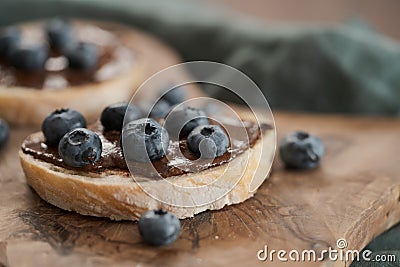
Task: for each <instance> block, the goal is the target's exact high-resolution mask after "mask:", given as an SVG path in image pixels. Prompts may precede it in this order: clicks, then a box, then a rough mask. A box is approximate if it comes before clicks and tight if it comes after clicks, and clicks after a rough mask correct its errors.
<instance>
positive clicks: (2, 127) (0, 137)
mask: <svg viewBox="0 0 400 267" xmlns="http://www.w3.org/2000/svg"><path fill="white" fill-rule="evenodd" d="M9 136H10V128H9V127H8V124H7V123H6V122H5V121H4V120H2V119H0V148H3V147H4V146H5V145H6V144H7V142H8V138H9Z"/></svg>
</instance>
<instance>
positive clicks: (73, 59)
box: [0, 18, 99, 72]
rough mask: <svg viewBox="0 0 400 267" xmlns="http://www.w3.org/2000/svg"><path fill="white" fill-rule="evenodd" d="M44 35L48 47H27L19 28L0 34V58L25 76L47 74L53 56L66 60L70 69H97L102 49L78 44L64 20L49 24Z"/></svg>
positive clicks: (52, 20) (71, 29) (45, 27)
mask: <svg viewBox="0 0 400 267" xmlns="http://www.w3.org/2000/svg"><path fill="white" fill-rule="evenodd" d="M44 31H45V32H46V35H47V43H45V44H34V45H24V44H22V42H21V31H20V29H19V28H17V27H8V28H5V29H3V30H2V31H0V58H3V59H4V60H5V61H7V62H8V63H9V64H10V65H12V66H13V67H15V68H16V69H19V70H22V71H25V72H37V71H42V70H44V68H45V64H46V62H47V60H48V59H49V57H50V56H51V52H54V53H56V54H57V55H63V56H65V57H66V58H67V60H68V66H69V68H70V69H74V70H90V69H93V68H94V67H95V66H96V65H97V63H98V60H99V51H98V48H97V47H96V46H95V45H94V44H91V43H85V42H78V41H76V40H75V39H74V35H73V28H72V25H71V24H70V22H69V21H67V20H64V19H61V18H54V19H51V20H49V21H48V22H47V23H46V24H45V26H44ZM49 48H51V50H52V51H50V49H49Z"/></svg>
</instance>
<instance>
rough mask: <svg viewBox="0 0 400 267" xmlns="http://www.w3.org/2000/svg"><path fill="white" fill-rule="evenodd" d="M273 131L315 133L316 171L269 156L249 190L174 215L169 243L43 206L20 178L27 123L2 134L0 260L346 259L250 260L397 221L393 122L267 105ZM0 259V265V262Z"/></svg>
mask: <svg viewBox="0 0 400 267" xmlns="http://www.w3.org/2000/svg"><path fill="white" fill-rule="evenodd" d="M276 123H277V129H278V134H279V136H280V137H281V136H282V135H284V134H286V133H288V132H290V131H292V130H296V129H302V130H306V131H309V132H311V133H315V134H317V135H319V136H320V137H322V139H323V140H324V142H325V144H326V147H327V154H326V157H325V158H324V159H323V162H322V165H321V167H320V168H318V169H316V170H310V171H288V170H285V169H283V167H282V164H281V163H280V162H279V160H276V161H275V164H274V167H273V173H272V175H271V177H270V178H269V180H267V181H266V182H265V183H264V184H263V185H262V187H261V188H260V190H259V191H258V192H257V194H256V196H255V197H254V198H252V199H250V200H248V201H246V202H244V203H242V204H239V205H234V206H230V207H226V208H224V209H223V210H220V211H214V212H204V213H202V214H199V215H197V216H195V217H194V218H192V219H186V220H183V221H182V232H181V235H180V238H179V239H178V240H177V241H176V242H175V243H174V244H172V245H171V246H167V247H162V248H153V247H149V246H146V245H145V244H143V243H142V241H141V239H140V236H139V233H138V229H137V224H136V223H133V222H113V221H110V220H108V219H102V218H93V217H85V216H81V215H78V214H76V213H73V212H66V211H63V210H60V209H58V208H56V207H53V206H51V205H49V204H47V203H46V202H44V201H42V200H40V198H39V197H38V196H37V195H36V194H35V193H34V192H33V191H32V190H31V189H30V188H29V187H28V186H27V185H26V183H25V181H24V175H23V173H22V170H21V168H20V166H19V160H18V156H17V151H18V148H19V145H20V143H21V141H22V140H23V138H24V137H25V136H26V135H27V134H29V133H30V132H31V131H33V130H32V129H26V128H19V129H14V130H13V131H12V133H11V140H10V144H9V146H8V147H6V149H4V150H3V151H1V153H0V181H1V187H0V191H1V193H0V203H1V204H0V213H1V214H0V215H1V216H0V263H1V264H2V265H5V266H18V267H22V266H41V267H47V266H68V267H70V266H98V267H100V266H109V265H112V266H256V265H260V266H287V265H291V266H348V265H349V262H347V263H345V262H336V263H330V262H327V261H325V262H315V263H302V264H301V263H292V264H285V263H282V262H278V261H276V260H275V261H274V262H273V263H271V262H268V261H267V262H260V261H258V260H257V252H258V250H260V249H262V248H263V247H264V245H268V248H269V249H275V250H279V249H286V250H288V251H289V250H292V249H298V250H303V249H314V250H316V251H317V252H318V251H321V250H323V249H326V248H328V247H329V246H331V247H333V248H336V240H337V239H339V238H345V239H346V240H347V242H348V249H362V248H363V247H364V246H365V245H366V244H367V243H368V242H370V241H371V240H372V239H373V238H374V237H375V236H377V235H379V234H380V233H382V232H383V231H384V230H385V229H388V228H389V227H391V226H392V225H394V224H395V223H397V222H398V221H399V220H400V203H399V202H400V161H399V155H400V146H399V137H400V121H399V120H394V119H372V118H345V117H337V116H315V115H314V116H311V115H295V114H288V113H277V114H276ZM1 264H0V265H1Z"/></svg>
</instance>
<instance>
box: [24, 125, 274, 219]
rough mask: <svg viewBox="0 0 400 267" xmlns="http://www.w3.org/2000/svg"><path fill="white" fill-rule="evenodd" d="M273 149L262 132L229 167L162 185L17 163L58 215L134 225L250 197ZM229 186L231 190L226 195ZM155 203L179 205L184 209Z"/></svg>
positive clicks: (28, 159)
mask: <svg viewBox="0 0 400 267" xmlns="http://www.w3.org/2000/svg"><path fill="white" fill-rule="evenodd" d="M36 134H37V135H38V134H41V133H36ZM274 145H275V132H274V130H267V131H266V132H264V134H263V135H261V136H260V138H259V139H258V140H257V142H256V143H255V144H254V145H253V146H252V147H250V148H248V149H247V150H246V152H244V153H243V154H240V155H239V156H237V157H236V158H234V159H233V160H232V161H231V162H229V163H226V164H222V165H220V166H217V167H213V168H210V169H207V170H204V171H201V172H198V173H189V174H184V175H180V176H173V177H169V178H167V179H166V180H162V179H161V180H153V179H146V178H145V177H139V178H138V177H136V179H135V180H134V179H132V178H130V177H129V176H128V175H127V174H129V173H127V172H122V171H104V172H102V173H88V172H81V171H75V170H71V169H65V168H63V167H59V166H55V165H54V164H50V163H47V162H44V161H42V160H38V159H35V158H34V157H33V156H31V155H28V154H25V153H24V152H23V151H22V150H21V151H20V159H21V164H22V168H23V170H24V172H25V175H26V179H27V181H28V184H29V185H30V186H31V187H32V188H33V189H34V190H35V191H36V192H37V193H38V194H39V196H40V197H41V198H43V199H44V200H46V201H47V202H49V203H51V204H53V205H55V206H57V207H60V208H62V209H65V210H69V211H76V212H78V213H80V214H83V215H92V216H99V217H109V218H111V219H114V220H138V219H139V218H140V215H141V214H143V213H144V212H145V211H147V210H150V209H156V208H164V209H166V210H168V211H171V212H173V213H174V214H176V215H177V216H178V217H179V218H181V219H182V218H187V217H192V216H194V215H195V214H198V213H200V212H203V211H205V210H216V209H221V208H222V207H224V206H225V205H231V204H236V203H240V202H242V201H244V200H246V199H248V198H250V197H252V196H253V195H254V193H255V191H256V189H257V188H258V187H259V186H260V185H261V184H262V182H263V181H264V180H265V179H266V178H267V176H268V174H269V171H270V166H271V163H272V160H273V156H274V151H275V147H274ZM215 181H217V182H215ZM212 182H215V183H212ZM171 184H173V185H176V186H171ZM204 185H207V186H204ZM231 185H234V187H233V188H232V189H231V190H229V189H230V188H227V187H230V186H231ZM144 189H145V190H144ZM223 192H226V193H223ZM148 193H150V194H148ZM157 199H164V200H169V203H184V204H185V205H184V206H185V207H182V206H178V205H173V204H167V203H165V202H162V201H159V200H157ZM198 203H202V204H198Z"/></svg>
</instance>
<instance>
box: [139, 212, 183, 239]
mask: <svg viewBox="0 0 400 267" xmlns="http://www.w3.org/2000/svg"><path fill="white" fill-rule="evenodd" d="M180 229H181V223H180V221H179V219H178V218H177V217H176V216H175V215H174V214H172V213H170V212H167V211H165V210H162V209H159V210H151V211H148V212H146V213H144V214H143V215H142V217H140V220H139V232H140V235H141V236H142V238H143V240H144V241H145V242H146V243H148V244H150V245H153V246H164V245H169V244H171V243H172V242H174V241H175V240H176V239H177V238H178V236H179V232H180Z"/></svg>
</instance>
